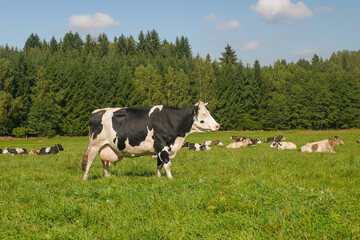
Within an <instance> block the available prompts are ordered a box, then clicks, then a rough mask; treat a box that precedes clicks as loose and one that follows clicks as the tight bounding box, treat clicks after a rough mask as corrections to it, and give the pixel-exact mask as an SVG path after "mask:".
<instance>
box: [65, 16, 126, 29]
mask: <svg viewBox="0 0 360 240" xmlns="http://www.w3.org/2000/svg"><path fill="white" fill-rule="evenodd" d="M118 26H121V23H120V22H118V21H116V20H114V19H113V18H112V17H110V16H109V15H107V14H104V13H95V14H85V15H75V16H71V17H70V19H69V28H70V30H72V31H75V32H83V33H96V32H99V31H101V30H103V29H106V28H109V27H118Z"/></svg>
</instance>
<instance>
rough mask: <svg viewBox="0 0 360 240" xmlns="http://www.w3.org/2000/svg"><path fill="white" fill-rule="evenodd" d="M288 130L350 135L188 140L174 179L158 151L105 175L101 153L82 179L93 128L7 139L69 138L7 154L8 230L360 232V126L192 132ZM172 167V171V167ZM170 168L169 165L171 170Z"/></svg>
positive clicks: (158, 235) (90, 235)
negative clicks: (307, 149)
mask: <svg viewBox="0 0 360 240" xmlns="http://www.w3.org/2000/svg"><path fill="white" fill-rule="evenodd" d="M275 134H276V135H278V134H283V135H284V136H285V137H286V141H291V142H294V143H295V144H297V146H298V147H300V146H302V145H303V144H305V143H307V142H311V141H317V140H322V139H327V138H330V137H331V136H332V135H340V136H341V138H342V139H343V141H344V143H345V145H344V146H337V147H336V153H300V152H298V151H297V150H283V151H278V150H276V149H270V148H269V145H270V144H269V143H262V144H260V145H257V146H252V147H246V148H242V149H226V148H225V146H216V147H212V149H211V150H210V151H206V152H195V151H189V150H187V149H181V150H180V151H179V152H178V155H177V156H176V157H175V158H174V159H173V160H172V174H173V176H174V179H172V180H169V179H167V178H166V177H165V176H163V177H161V178H158V177H157V176H156V174H155V172H156V171H155V170H156V159H155V158H152V157H140V158H125V159H123V160H122V161H121V162H118V163H117V164H116V165H112V166H111V168H110V170H111V173H112V176H111V177H109V178H105V177H103V170H102V165H101V162H100V160H99V157H97V159H96V160H95V162H94V164H93V166H92V168H91V170H90V175H89V180H88V181H82V175H83V172H82V170H81V166H80V165H81V161H82V156H83V154H84V152H85V150H86V148H87V144H88V138H86V137H76V138H75V137H74V138H70V137H60V138H52V139H29V140H21V141H19V140H9V141H0V148H2V149H4V148H5V147H24V148H26V149H28V151H29V150H30V149H32V148H39V147H45V146H53V145H55V144H57V143H61V144H62V146H63V147H64V149H65V151H63V152H60V153H59V154H58V155H43V156H37V155H25V156H23V155H19V156H10V155H0V171H1V175H0V239H359V238H360V204H359V203H360V171H359V170H360V144H358V143H356V140H357V139H360V130H349V131H318V132H316V131H302V132H300V131H282V132H280V131H279V132H217V133H207V134H192V135H190V136H189V137H188V138H187V141H190V142H198V143H201V142H203V141H205V140H216V139H220V140H222V141H223V143H224V144H225V145H227V144H229V143H230V142H232V141H233V140H230V139H229V138H230V136H231V135H248V136H251V137H258V138H260V139H261V140H264V139H265V138H266V137H270V136H274V135H275ZM163 173H164V172H163ZM164 175H165V174H164Z"/></svg>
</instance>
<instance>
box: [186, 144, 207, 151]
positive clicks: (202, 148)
mask: <svg viewBox="0 0 360 240" xmlns="http://www.w3.org/2000/svg"><path fill="white" fill-rule="evenodd" d="M183 147H184V148H185V147H186V148H188V149H189V150H195V151H207V150H210V149H211V148H209V147H208V146H206V145H205V144H199V143H189V142H186V143H185V144H184V145H183Z"/></svg>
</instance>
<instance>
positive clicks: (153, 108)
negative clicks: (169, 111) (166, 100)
mask: <svg viewBox="0 0 360 240" xmlns="http://www.w3.org/2000/svg"><path fill="white" fill-rule="evenodd" d="M163 107H164V106H163V105H155V106H153V107H152V108H151V109H150V111H149V117H150V115H151V114H152V113H153V112H154V111H155V109H159V111H161V110H162V109H163Z"/></svg>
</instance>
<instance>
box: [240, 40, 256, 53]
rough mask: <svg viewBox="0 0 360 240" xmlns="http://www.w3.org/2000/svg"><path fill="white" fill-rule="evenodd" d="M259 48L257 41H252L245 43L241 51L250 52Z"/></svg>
mask: <svg viewBox="0 0 360 240" xmlns="http://www.w3.org/2000/svg"><path fill="white" fill-rule="evenodd" d="M259 46H260V42H259V40H254V41H250V42H247V43H245V45H244V46H243V47H242V50H244V51H251V50H255V49H258V48H259Z"/></svg>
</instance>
